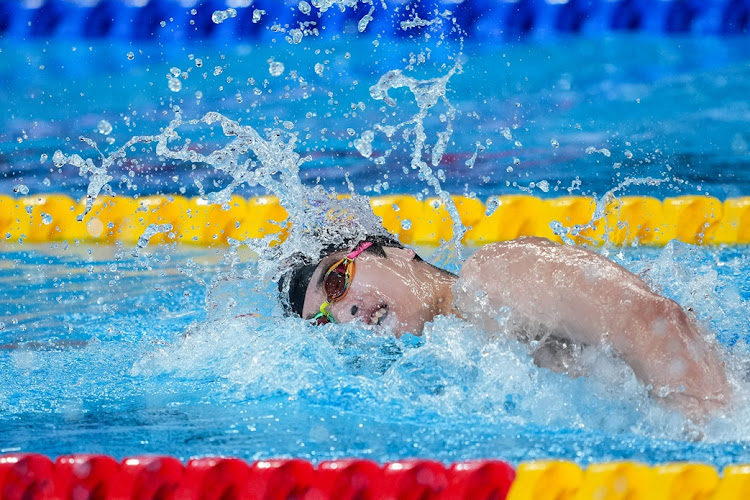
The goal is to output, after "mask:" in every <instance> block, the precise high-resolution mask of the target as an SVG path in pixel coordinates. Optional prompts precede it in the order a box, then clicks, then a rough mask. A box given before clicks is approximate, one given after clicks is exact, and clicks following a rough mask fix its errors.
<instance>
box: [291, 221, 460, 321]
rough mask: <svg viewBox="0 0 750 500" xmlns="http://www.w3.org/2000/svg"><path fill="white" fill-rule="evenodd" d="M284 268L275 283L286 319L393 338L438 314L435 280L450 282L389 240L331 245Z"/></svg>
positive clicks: (294, 258)
mask: <svg viewBox="0 0 750 500" xmlns="http://www.w3.org/2000/svg"><path fill="white" fill-rule="evenodd" d="M347 257H348V258H349V259H348V260H344V259H346V258H347ZM287 267H288V270H287V271H286V272H285V273H284V275H283V276H282V278H281V279H280V280H279V291H280V296H281V303H282V304H283V305H284V308H285V310H286V312H287V314H289V315H296V316H300V317H302V318H305V319H315V320H316V323H327V322H335V323H346V322H349V321H361V322H362V323H364V324H367V325H372V326H379V327H383V328H386V329H388V330H391V331H393V332H394V333H395V334H396V335H400V334H402V333H406V332H411V333H417V334H418V333H421V331H422V328H423V327H424V324H425V323H426V322H427V321H430V320H431V319H432V318H433V317H434V316H435V315H436V314H438V313H439V312H441V311H439V310H438V309H439V307H436V304H435V302H436V300H437V299H436V293H437V292H438V291H439V290H438V288H440V287H439V286H438V285H439V282H440V281H441V280H440V279H437V280H436V279H435V278H436V277H437V278H440V277H445V278H448V280H450V279H451V278H454V276H453V275H452V274H450V273H448V272H447V271H443V270H442V269H438V268H435V267H434V266H432V265H430V264H428V263H426V262H424V261H423V260H422V259H421V258H420V257H419V256H418V255H417V254H416V253H415V252H414V251H413V250H411V249H408V248H405V247H404V246H403V245H401V244H400V243H399V242H398V241H397V240H395V239H393V238H390V237H387V236H373V237H368V238H366V239H365V240H363V241H356V242H350V243H348V244H343V245H338V246H329V247H326V248H325V249H324V250H323V251H322V252H321V254H320V256H319V257H318V258H317V259H314V260H313V259H310V258H309V257H306V256H303V255H302V254H295V255H293V256H292V257H290V259H288V261H287Z"/></svg>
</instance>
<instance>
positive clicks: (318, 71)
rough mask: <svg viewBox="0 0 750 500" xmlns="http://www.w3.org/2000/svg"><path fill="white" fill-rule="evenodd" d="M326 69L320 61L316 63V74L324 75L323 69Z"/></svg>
mask: <svg viewBox="0 0 750 500" xmlns="http://www.w3.org/2000/svg"><path fill="white" fill-rule="evenodd" d="M324 69H325V66H323V65H322V64H320V63H318V64H316V65H315V74H316V75H318V76H323V70H324Z"/></svg>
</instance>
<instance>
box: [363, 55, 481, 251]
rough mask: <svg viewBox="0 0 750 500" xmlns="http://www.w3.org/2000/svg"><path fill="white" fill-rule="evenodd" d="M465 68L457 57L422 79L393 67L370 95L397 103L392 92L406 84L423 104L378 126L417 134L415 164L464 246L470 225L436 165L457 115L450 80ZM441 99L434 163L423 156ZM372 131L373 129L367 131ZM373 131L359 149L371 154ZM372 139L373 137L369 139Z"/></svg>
mask: <svg viewBox="0 0 750 500" xmlns="http://www.w3.org/2000/svg"><path fill="white" fill-rule="evenodd" d="M460 72H461V65H460V63H459V62H458V61H457V62H456V63H455V64H454V66H453V67H452V68H451V69H450V70H449V71H448V72H447V73H446V74H445V75H443V76H441V77H437V78H432V79H429V80H419V79H417V78H414V77H411V76H407V75H405V74H404V73H403V72H402V71H401V70H392V71H389V72H387V73H385V74H384V75H382V76H381V77H380V79H379V80H378V82H377V83H376V84H375V85H373V86H372V87H370V96H372V98H373V99H375V100H381V101H383V102H385V103H386V104H387V105H388V106H391V107H396V106H397V103H396V101H395V100H394V98H392V97H391V96H390V95H389V94H388V92H389V91H390V90H393V89H400V88H406V89H408V90H409V92H410V93H411V94H412V96H413V98H414V101H415V102H416V104H417V107H418V108H419V111H418V112H417V113H416V114H414V115H413V116H412V117H411V118H410V119H408V120H406V121H403V122H399V123H396V124H389V123H387V122H385V123H378V124H376V125H375V126H374V129H375V130H376V131H378V132H382V133H383V134H385V136H386V137H387V138H388V139H391V138H393V137H394V136H395V134H396V132H399V131H401V132H402V135H403V136H404V137H414V142H413V145H412V148H413V149H412V154H411V168H412V169H414V170H418V171H419V175H420V178H421V179H424V181H425V182H427V184H428V185H429V186H430V187H431V188H432V189H433V190H434V191H435V194H436V195H437V196H438V197H440V199H441V200H442V201H443V203H444V205H445V207H446V209H447V210H448V213H449V214H450V216H451V219H452V221H453V239H452V242H453V244H454V246H455V248H458V249H461V248H462V247H461V244H460V241H461V238H463V235H464V233H465V232H466V228H465V227H464V226H463V224H461V218H460V216H459V215H458V209H457V208H456V205H455V203H454V202H453V199H452V198H451V196H450V193H448V192H447V191H444V190H443V189H442V187H441V185H440V179H439V178H438V176H437V175H436V174H435V173H434V172H433V169H432V167H436V166H438V165H439V164H440V161H441V160H442V157H443V154H444V153H445V148H446V147H447V144H448V143H449V141H450V138H451V136H452V135H453V120H454V118H455V117H456V113H457V111H456V108H455V107H454V106H453V105H452V104H451V102H450V101H449V100H448V98H447V97H446V93H447V87H448V82H449V81H450V79H451V77H453V75H455V74H456V73H460ZM438 103H442V104H443V105H444V107H445V111H443V112H442V113H441V115H440V121H441V122H442V123H444V124H445V125H444V127H445V128H444V130H442V131H440V132H438V133H437V140H436V141H435V143H434V145H432V147H431V148H432V155H431V159H430V160H431V164H432V167H430V166H429V165H428V164H427V162H425V161H424V159H423V156H424V152H425V150H426V149H427V148H428V147H429V144H428V143H427V133H426V131H425V120H426V118H427V117H428V115H429V114H430V110H431V109H432V108H434V107H435V106H436V105H437V104H438ZM367 132H369V131H367ZM369 137H370V136H369V134H368V135H367V136H365V133H363V134H362V138H361V141H360V143H359V146H358V147H357V149H358V150H359V151H360V153H362V152H363V151H364V152H365V153H369V155H364V154H363V156H366V157H368V158H369V157H370V156H371V155H372V151H370V150H369V149H368V147H366V145H367V142H366V141H367V139H369ZM371 142H372V141H371V140H370V141H369V143H371ZM391 151H392V150H387V151H386V152H385V153H384V155H383V156H384V157H387V156H389V155H390V152H391Z"/></svg>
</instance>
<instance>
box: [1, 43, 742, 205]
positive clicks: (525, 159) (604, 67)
mask: <svg viewBox="0 0 750 500" xmlns="http://www.w3.org/2000/svg"><path fill="white" fill-rule="evenodd" d="M749 47H750V46H748V44H747V39H746V38H745V37H739V38H732V37H726V38H710V37H700V38H695V37H686V38H680V37H676V38H664V37H654V38H650V37H648V36H646V35H618V36H616V37H611V38H597V39H586V38H580V39H579V38H571V39H564V38H563V39H559V40H557V42H556V43H549V44H515V45H513V44H503V45H498V46H491V45H489V44H486V43H485V44H480V43H472V44H468V45H467V46H465V47H464V49H463V55H462V56H461V57H460V59H461V60H462V61H463V67H464V71H463V73H461V74H457V75H455V76H454V77H453V78H451V80H450V82H449V85H448V98H449V99H450V101H451V102H452V103H453V105H454V106H456V108H457V109H458V112H459V114H458V115H457V116H456V118H455V120H454V127H453V128H454V134H453V137H452V141H451V144H450V145H449V147H448V151H447V154H446V155H445V156H444V158H443V161H442V163H441V165H440V167H441V168H442V169H443V170H444V171H445V173H446V180H445V182H444V185H445V187H446V188H448V189H450V191H451V192H453V193H456V194H462V193H466V194H472V193H474V194H476V195H477V196H479V197H480V198H482V199H484V198H486V197H487V196H490V195H493V194H500V193H518V192H521V191H520V190H521V189H525V190H528V191H530V192H532V193H533V194H535V195H537V196H543V197H548V196H558V195H560V194H567V193H568V192H573V193H574V194H598V195H601V194H603V193H604V192H606V191H608V190H610V189H612V188H613V187H614V186H616V185H618V184H620V183H621V182H622V181H623V180H624V179H625V178H626V177H633V176H638V177H653V178H655V179H665V180H664V182H663V183H661V184H660V185H659V186H658V187H655V186H646V187H644V186H630V187H629V188H627V189H624V190H623V191H621V194H651V195H654V196H673V195H679V194H685V193H693V194H694V193H708V194H710V195H713V196H717V197H719V198H722V199H723V198H725V197H731V196H740V195H746V194H748V192H750V176H749V175H750V174H748V172H750V169H748V168H747V166H748V158H750V156H748V151H750V147H749V146H748V144H750V133H749V132H748V130H749V128H748V122H749V121H750V110H749V109H748V103H747V99H746V96H747V91H748V85H747V82H748V81H750V65H748V61H749V60H750V48H749ZM425 48H430V49H431V50H432V52H431V57H432V59H430V60H429V61H428V62H427V63H425V64H423V65H421V66H419V65H417V66H415V68H414V70H413V71H412V72H411V73H412V74H414V75H416V76H418V77H422V78H424V77H434V76H439V75H440V74H442V73H444V72H445V68H442V65H443V64H447V65H448V66H450V65H451V64H452V62H453V61H452V60H451V59H449V58H450V57H453V56H455V55H456V54H457V53H458V52H459V47H457V46H456V44H455V42H454V43H452V44H451V43H448V42H446V43H445V44H443V45H442V46H441V47H437V48H435V47H430V45H428V44H425V43H417V42H409V41H408V40H405V41H403V42H401V43H395V42H393V41H387V40H384V41H382V42H380V43H379V45H378V46H377V47H375V46H374V45H373V40H372V39H370V38H368V39H364V40H359V39H357V38H356V37H349V38H347V37H342V38H341V39H339V40H332V41H331V40H329V41H320V40H315V39H313V38H309V39H305V41H304V43H302V44H299V45H290V44H288V43H287V42H285V41H283V38H280V39H279V41H278V43H275V44H271V43H268V44H264V45H246V44H245V45H243V44H238V45H237V46H231V47H230V46H227V45H222V44H209V43H207V44H204V45H193V46H191V45H187V46H182V45H178V44H176V43H166V42H165V43H160V44H142V45H137V44H131V43H128V44H113V43H111V42H96V41H76V42H65V41H55V42H54V43H46V42H18V41H10V40H7V39H0V50H1V51H0V81H2V82H3V92H2V93H0V168H1V169H2V175H0V191H1V192H11V191H12V189H13V188H14V187H15V186H17V185H18V184H23V185H26V186H28V187H29V188H30V189H31V190H32V191H33V192H57V191H60V190H62V191H65V192H68V193H71V194H75V195H83V194H84V193H85V186H86V185H87V180H86V179H85V178H82V177H80V176H79V175H78V172H77V171H76V170H75V169H67V170H62V171H58V169H55V168H53V165H52V164H51V160H50V159H51V157H52V153H53V152H54V151H55V150H56V149H63V150H64V152H65V153H66V154H69V153H72V152H81V154H82V155H84V156H87V157H96V156H97V155H96V152H95V151H93V150H92V149H91V148H90V147H89V146H88V145H86V144H84V143H81V142H80V141H79V140H78V139H79V137H80V136H87V137H90V138H92V139H94V140H95V141H96V142H97V143H98V145H99V147H100V149H101V150H102V151H103V152H104V153H108V152H112V151H114V149H116V148H117V147H119V146H121V145H122V144H123V143H125V142H126V141H127V140H128V139H130V138H131V137H132V136H133V135H147V134H155V133H158V132H159V130H160V129H161V128H162V127H164V126H165V125H166V124H167V123H168V120H169V118H171V117H172V116H173V109H174V108H173V106H175V105H176V106H179V108H180V109H181V110H182V111H183V113H184V115H185V117H186V118H197V117H200V116H202V115H203V114H204V113H205V112H207V111H221V112H223V113H225V114H226V115H227V116H229V117H230V118H232V119H235V120H241V121H242V123H244V124H249V125H252V126H255V127H258V128H260V129H263V128H264V127H272V126H279V127H280V126H282V125H281V124H282V123H283V122H289V123H292V124H294V126H293V128H292V131H294V132H299V142H298V148H297V150H298V151H299V152H300V153H301V154H302V155H303V156H309V157H310V159H309V161H307V162H306V163H305V164H304V165H303V168H302V173H301V176H302V178H303V180H304V181H305V182H306V183H307V184H308V185H312V184H315V183H321V184H323V185H325V186H326V187H330V188H336V189H337V190H338V191H342V190H346V186H345V179H344V174H345V172H348V173H350V175H351V176H352V177H354V178H356V179H357V182H355V188H356V189H357V190H358V191H360V192H363V193H367V194H377V193H378V192H380V193H404V192H406V193H414V192H415V189H414V185H415V183H417V182H418V180H417V178H416V173H415V172H413V171H409V172H408V173H404V172H403V171H402V169H401V166H402V165H405V164H408V159H409V154H410V151H411V150H410V149H409V144H406V143H405V141H402V140H398V141H394V142H395V144H394V146H395V149H394V151H393V153H392V155H391V157H390V159H389V160H388V162H387V163H386V164H385V165H375V164H374V163H373V162H371V161H365V160H364V159H363V158H362V156H361V155H360V154H359V153H358V152H357V150H356V149H355V148H354V147H353V145H352V141H353V139H355V138H357V137H358V136H359V134H361V132H362V131H364V130H366V129H368V128H371V127H372V126H373V124H375V123H379V122H380V121H381V120H383V119H384V118H386V117H387V118H389V119H394V118H393V117H392V116H391V115H387V114H385V113H384V112H383V111H382V108H383V107H384V105H383V103H382V101H375V100H373V99H372V98H371V97H370V95H369V88H370V86H371V85H373V84H375V83H376V82H377V80H378V78H379V77H380V76H381V75H382V74H384V73H386V72H387V71H388V70H391V69H404V68H405V67H406V66H407V65H408V60H409V54H410V53H415V54H416V53H419V51H420V50H421V51H422V52H424V50H425ZM128 53H132V57H133V59H132V60H131V59H129V58H128ZM347 54H348V56H347ZM271 58H273V59H274V61H276V62H282V63H283V64H284V67H285V70H284V73H283V74H282V75H280V76H278V77H273V76H271V74H270V73H269V63H268V60H269V59H271ZM197 59H200V60H201V62H202V66H201V67H197V66H196V60H197ZM316 64H320V65H322V66H323V69H322V76H319V75H318V74H317V73H316V72H315V65H316ZM217 67H218V68H219V70H218V71H217V69H216V68H217ZM171 68H178V69H179V70H180V71H182V72H185V73H186V74H187V75H188V77H187V79H182V77H179V80H180V81H181V82H182V88H181V90H180V91H179V92H173V91H171V90H170V89H169V80H168V79H167V75H169V74H170V70H171ZM219 71H220V72H219ZM188 72H189V73H188ZM214 73H217V74H216V75H214ZM301 80H302V81H301ZM256 91H257V92H258V93H259V94H256ZM197 92H201V93H202V94H201V95H202V97H201V99H197V98H196V93H197ZM329 93H330V94H331V95H333V96H334V97H329ZM392 93H393V95H394V96H395V97H396V99H397V104H398V106H397V107H396V108H395V109H396V110H398V117H397V118H401V119H405V118H406V117H408V116H410V115H411V113H413V112H414V109H415V106H414V105H413V100H412V99H411V98H410V97H409V96H408V95H407V94H406V93H405V92H392ZM238 95H239V96H240V99H241V101H242V102H238V99H237V96H238ZM360 103H362V105H363V107H364V108H365V109H364V110H362V109H360V108H359V104H360ZM353 106H354V108H355V109H352V107H353ZM392 111H393V110H391V109H389V110H388V113H390V112H392ZM444 112H445V108H444V107H441V106H436V108H435V109H434V112H433V113H431V114H430V116H428V118H427V120H426V122H427V125H428V127H427V133H428V139H429V142H430V143H434V142H435V139H436V134H437V133H438V132H440V131H443V130H444V128H445V127H444V125H443V124H441V123H440V121H439V118H440V114H441V113H444ZM101 120H106V121H107V122H109V123H110V124H111V126H112V132H111V133H109V134H108V135H104V134H102V133H100V132H99V131H98V124H99V122H100V121H101ZM506 129H507V130H508V132H505V133H506V134H508V135H507V136H508V137H511V139H510V140H509V139H507V138H506V135H504V134H503V132H504V131H505V130H506ZM352 134H355V135H352ZM201 139H202V144H204V145H205V146H206V147H210V146H212V145H214V144H215V142H216V141H219V140H220V139H219V138H216V137H210V136H205V137H202V138H201ZM553 140H554V141H556V142H557V144H558V145H559V146H558V147H554V146H553V145H552V142H553ZM108 141H112V142H113V143H112V144H109V143H108ZM488 141H489V144H488ZM477 143H480V144H481V146H482V147H483V148H485V149H484V150H482V151H480V152H479V155H478V156H477V159H476V163H475V164H474V167H473V168H471V169H469V168H467V167H466V165H465V163H466V161H467V160H469V159H470V158H471V156H472V155H473V154H474V152H475V151H476V150H477V146H476V144H477ZM374 147H375V152H376V154H383V152H384V151H385V150H386V149H387V148H390V147H391V145H390V143H387V141H386V140H385V138H384V136H383V135H382V134H379V135H378V136H377V137H376V141H375V143H374ZM587 148H594V149H595V150H597V151H601V150H602V149H607V150H608V151H609V152H610V156H604V155H603V154H602V153H598V152H597V153H590V154H587V153H586V150H587ZM42 154H46V155H48V158H49V159H47V160H46V161H41V160H40V158H41V155H42ZM509 167H510V169H511V170H512V171H508V170H509ZM112 171H113V173H114V177H115V179H116V180H115V181H114V182H113V183H112V188H113V190H114V191H115V192H117V193H120V194H129V195H134V194H136V193H139V194H142V195H143V194H153V193H157V192H165V193H172V192H177V191H183V192H184V194H186V195H197V194H199V193H200V191H201V187H200V186H203V187H204V190H208V189H215V188H216V187H217V186H224V185H226V183H227V178H226V177H225V176H222V175H221V174H219V173H217V172H215V171H214V170H213V169H206V168H198V169H197V170H193V168H192V165H191V164H189V163H186V162H175V161H167V162H164V161H162V160H160V159H159V158H158V157H157V156H156V155H155V154H154V152H153V149H152V148H149V147H146V146H144V147H139V148H137V149H136V150H135V151H132V152H131V153H130V155H129V156H128V158H127V160H126V161H125V162H124V163H123V164H122V165H120V166H119V167H117V168H113V170H112ZM146 174H148V176H149V177H148V178H146V177H145V176H146ZM131 175H132V177H130V176H131ZM123 176H124V179H130V180H131V182H132V185H131V186H128V185H127V182H126V181H125V180H123ZM385 176H387V178H386V177H385ZM175 178H176V179H177V180H174V179H175ZM544 180H546V181H547V182H548V184H549V188H548V189H547V190H546V191H545V190H542V189H540V188H539V187H538V186H539V183H540V181H544ZM196 181H198V184H200V186H199V185H197V184H196ZM383 182H387V186H383ZM532 183H534V187H530V186H531V184H532ZM542 185H544V184H542ZM259 192H260V190H259V189H257V188H255V189H254V188H251V187H247V186H245V187H243V188H242V189H241V190H240V194H244V195H251V194H258V193H259Z"/></svg>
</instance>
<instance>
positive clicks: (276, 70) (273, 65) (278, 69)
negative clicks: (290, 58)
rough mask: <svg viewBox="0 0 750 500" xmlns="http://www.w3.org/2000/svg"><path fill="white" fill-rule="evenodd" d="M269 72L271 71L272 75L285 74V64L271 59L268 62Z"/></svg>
mask: <svg viewBox="0 0 750 500" xmlns="http://www.w3.org/2000/svg"><path fill="white" fill-rule="evenodd" d="M268 72H269V73H271V76H281V75H282V74H284V64H283V63H280V62H277V61H274V60H271V61H270V62H269V64H268Z"/></svg>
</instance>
